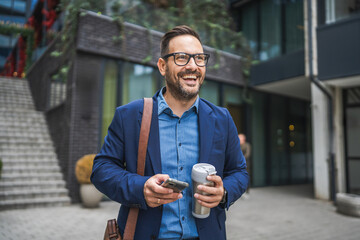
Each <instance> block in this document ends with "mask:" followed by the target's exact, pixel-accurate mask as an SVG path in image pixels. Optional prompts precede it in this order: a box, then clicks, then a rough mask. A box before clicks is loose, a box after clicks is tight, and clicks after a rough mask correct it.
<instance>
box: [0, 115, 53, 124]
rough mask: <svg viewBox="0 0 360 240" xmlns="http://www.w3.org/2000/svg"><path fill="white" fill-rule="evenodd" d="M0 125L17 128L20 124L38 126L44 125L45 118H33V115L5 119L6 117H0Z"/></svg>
mask: <svg viewBox="0 0 360 240" xmlns="http://www.w3.org/2000/svg"><path fill="white" fill-rule="evenodd" d="M0 123H1V125H3V126H17V125H21V123H28V124H32V123H39V124H45V123H46V121H45V118H44V117H43V116H40V115H38V116H35V115H30V116H26V115H21V116H18V117H7V116H1V117H0Z"/></svg>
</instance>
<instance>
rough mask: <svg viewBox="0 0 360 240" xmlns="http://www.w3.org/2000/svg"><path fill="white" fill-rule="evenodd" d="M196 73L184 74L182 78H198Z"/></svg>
mask: <svg viewBox="0 0 360 240" xmlns="http://www.w3.org/2000/svg"><path fill="white" fill-rule="evenodd" d="M196 78H197V77H196V75H194V74H191V75H189V74H186V75H183V76H182V79H184V80H196Z"/></svg>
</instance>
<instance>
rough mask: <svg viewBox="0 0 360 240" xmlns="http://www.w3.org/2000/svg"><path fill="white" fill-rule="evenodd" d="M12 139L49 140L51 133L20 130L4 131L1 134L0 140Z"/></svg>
mask: <svg viewBox="0 0 360 240" xmlns="http://www.w3.org/2000/svg"><path fill="white" fill-rule="evenodd" d="M3 137H4V138H5V137H6V138H10V137H18V138H21V137H30V138H35V137H36V138H49V137H50V136H49V133H48V132H47V131H44V130H43V132H30V131H29V132H27V131H19V130H18V129H16V130H9V129H8V130H2V131H1V132H0V138H3Z"/></svg>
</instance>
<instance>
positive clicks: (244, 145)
mask: <svg viewBox="0 0 360 240" xmlns="http://www.w3.org/2000/svg"><path fill="white" fill-rule="evenodd" d="M238 136H239V140H240V147H241V152H242V153H243V154H244V157H245V160H246V170H247V172H248V174H249V185H248V188H247V189H246V193H250V184H251V165H252V164H251V144H250V143H248V142H246V135H245V134H243V133H239V135H238ZM244 197H245V196H244Z"/></svg>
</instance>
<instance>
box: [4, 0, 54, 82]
mask: <svg viewBox="0 0 360 240" xmlns="http://www.w3.org/2000/svg"><path fill="white" fill-rule="evenodd" d="M59 2H60V0H40V1H39V2H38V3H37V5H36V6H35V9H34V11H33V13H32V15H31V17H29V18H28V20H27V22H26V24H25V25H24V28H32V29H33V30H34V36H33V37H34V45H33V46H27V37H26V36H25V35H24V34H21V35H20V37H19V39H18V42H17V44H16V45H15V47H14V49H13V50H12V51H11V53H10V55H9V56H8V57H7V61H6V63H5V66H4V70H3V71H2V72H1V73H0V75H2V76H12V77H25V70H26V67H28V66H26V62H27V57H28V56H27V51H28V50H27V49H28V48H30V51H33V50H34V49H36V48H37V47H39V46H41V43H42V42H43V36H46V32H47V31H48V30H49V29H50V28H51V27H52V26H53V24H54V22H55V21H56V19H57V17H58V14H59V13H58V12H57V11H56V7H57V6H58V4H59ZM44 31H45V32H44Z"/></svg>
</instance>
